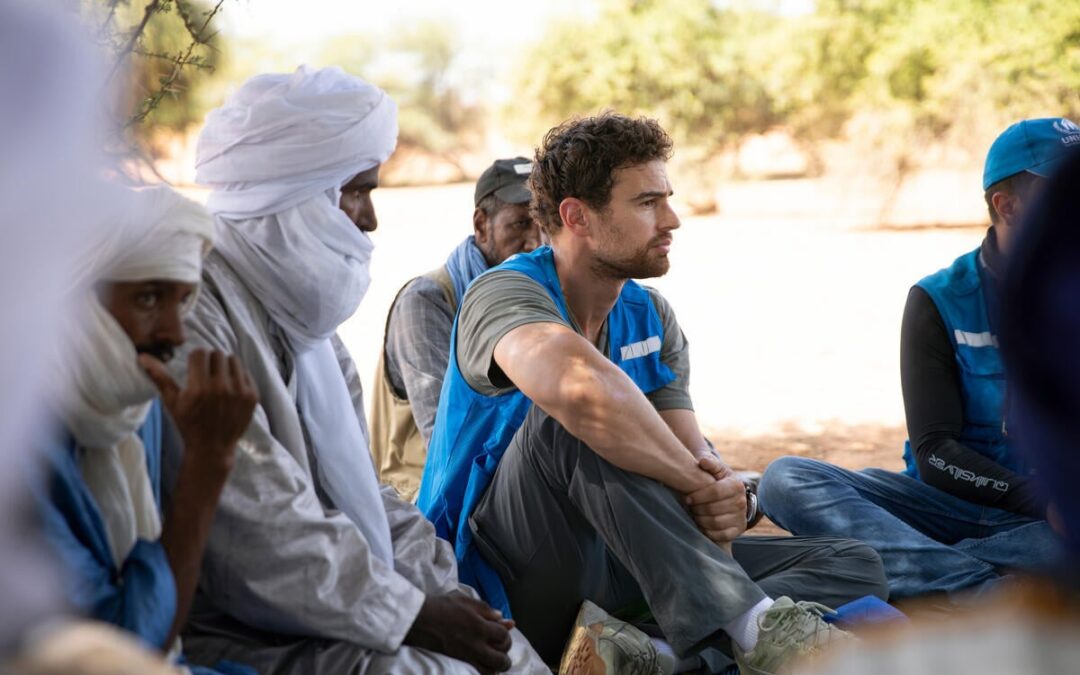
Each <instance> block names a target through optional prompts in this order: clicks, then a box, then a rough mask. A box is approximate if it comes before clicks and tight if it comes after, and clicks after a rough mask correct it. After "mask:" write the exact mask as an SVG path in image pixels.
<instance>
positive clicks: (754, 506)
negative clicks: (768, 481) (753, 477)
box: [743, 481, 765, 530]
mask: <svg viewBox="0 0 1080 675" xmlns="http://www.w3.org/2000/svg"><path fill="white" fill-rule="evenodd" d="M743 485H744V486H745V487H746V529H748V530H749V529H750V528H751V527H753V526H755V525H757V524H758V521H759V520H761V517H762V516H764V515H765V514H763V513H762V512H761V511H760V510H759V509H758V498H757V484H756V483H752V482H749V481H746V482H744V483H743Z"/></svg>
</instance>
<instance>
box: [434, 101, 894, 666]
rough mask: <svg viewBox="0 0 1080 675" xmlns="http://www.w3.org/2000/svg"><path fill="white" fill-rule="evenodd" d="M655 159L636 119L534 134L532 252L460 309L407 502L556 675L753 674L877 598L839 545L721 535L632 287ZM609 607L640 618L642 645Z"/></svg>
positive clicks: (662, 166) (660, 213)
mask: <svg viewBox="0 0 1080 675" xmlns="http://www.w3.org/2000/svg"><path fill="white" fill-rule="evenodd" d="M671 149H672V142H671V139H670V137H669V136H668V135H667V133H666V132H664V130H663V129H661V128H660V125H659V124H658V123H657V122H656V121H655V120H650V119H644V118H642V119H633V118H629V117H626V116H624V115H619V114H615V113H605V114H603V115H599V116H596V117H588V118H583V119H575V120H570V121H568V122H566V123H564V124H562V125H560V126H559V127H556V128H554V129H552V130H551V131H550V132H548V134H547V136H546V137H545V138H544V141H543V143H542V145H541V147H540V148H539V149H538V150H537V152H536V161H535V162H534V165H533V169H532V173H531V177H530V185H531V188H532V202H531V211H532V212H533V215H534V217H535V218H536V220H537V221H538V222H539V223H540V225H541V227H543V228H544V231H545V232H546V234H547V235H548V237H549V238H550V240H551V245H550V246H543V247H541V248H539V249H537V250H535V251H533V252H532V253H527V254H522V255H517V256H514V257H511V258H510V259H508V260H507V261H506V262H504V263H503V264H501V265H499V266H497V267H494V268H492V269H491V270H489V271H488V272H485V273H484V274H483V275H481V276H480V277H478V278H477V279H476V281H474V282H473V284H472V286H470V287H469V291H468V292H467V293H466V294H465V297H464V300H463V301H462V305H461V309H460V311H459V312H458V315H457V317H456V319H455V323H454V333H453V341H452V343H451V346H450V365H449V368H448V370H447V374H446V380H445V383H444V385H443V390H442V396H441V398H440V400H439V410H438V413H437V414H436V416H435V430H434V433H433V435H432V441H431V445H430V447H429V449H428V450H429V454H428V460H427V466H426V467H425V469H424V479H423V482H422V484H421V487H420V495H419V500H418V503H419V504H420V506H421V508H423V509H424V512H425V513H426V514H427V515H428V517H429V518H431V520H432V522H433V523H434V524H435V528H436V530H437V531H438V533H439V535H440V536H442V537H446V538H447V539H449V540H451V541H453V542H455V546H456V552H457V555H458V560H459V564H460V568H461V573H462V576H463V578H464V580H466V581H467V582H469V583H475V584H477V586H478V588H480V589H481V591H482V593H483V594H484V597H485V598H486V599H487V600H488V601H489V602H491V603H492V604H493V605H495V606H496V607H500V608H503V609H504V610H509V611H512V612H513V616H514V619H515V620H516V621H518V623H519V625H520V626H521V629H522V631H523V632H524V633H525V635H526V636H527V637H528V638H529V640H530V641H532V642H533V644H534V645H535V646H536V648H537V650H538V651H539V652H540V654H541V656H543V657H544V659H546V660H547V661H548V662H549V663H551V664H555V663H558V662H559V660H560V654H563V656H562V665H563V670H564V672H566V673H591V672H608V673H619V672H642V673H671V672H682V671H683V670H685V669H694V668H697V667H699V666H700V665H701V663H700V662H701V659H702V658H703V657H704V658H713V657H715V659H716V660H715V661H714V662H710V664H709V667H710V668H713V667H716V668H721V669H722V668H726V667H727V666H728V665H730V664H731V661H730V659H729V658H728V656H730V654H731V653H732V652H734V654H735V655H736V656H737V658H738V661H739V664H740V667H741V668H742V672H743V673H744V674H745V675H751V674H752V673H759V672H769V671H771V670H772V669H774V668H776V667H777V666H778V664H782V663H784V662H786V661H789V660H790V659H792V658H793V657H794V656H795V655H796V654H799V653H802V652H806V651H815V650H818V649H821V648H823V647H824V646H825V645H827V644H828V643H829V642H831V641H834V640H839V639H845V638H847V633H844V632H843V631H840V630H837V629H834V628H832V627H831V626H829V625H827V624H826V623H825V622H824V621H823V620H822V613H823V611H824V610H823V608H822V606H821V605H818V604H817V603H826V604H832V605H841V604H844V603H846V602H849V601H851V600H854V599H855V598H859V597H861V596H864V595H867V594H879V595H880V594H884V592H885V587H884V576H883V574H882V570H881V562H880V560H878V557H877V555H876V554H875V553H874V552H873V551H872V550H871V549H870V548H869V547H868V546H865V545H863V544H860V543H858V542H852V541H848V540H841V539H824V538H809V537H804V538H799V537H742V536H740V535H742V534H743V532H744V531H745V530H746V528H747V526H748V524H749V523H751V522H754V514H755V509H754V508H753V502H752V498H751V499H750V500H749V505H748V498H747V493H748V488H747V486H746V485H744V484H743V482H742V480H741V479H740V478H739V476H737V475H736V474H735V473H734V472H733V471H732V470H731V469H730V468H729V467H728V466H727V465H725V464H724V463H723V462H722V461H721V460H720V458H719V456H718V455H717V454H716V452H715V450H713V449H712V447H711V446H710V444H709V443H708V442H707V441H706V439H705V437H704V436H703V435H702V433H701V429H700V427H699V426H698V422H697V418H696V416H695V414H694V410H693V402H692V400H691V398H690V393H689V382H690V352H689V346H688V343H687V340H686V337H685V336H684V335H683V332H682V329H681V328H680V326H679V323H678V321H677V319H676V317H675V312H674V310H673V309H672V307H671V305H670V304H669V303H668V301H667V300H666V299H665V298H664V297H663V296H662V295H661V294H660V293H659V292H657V291H656V290H654V289H650V288H646V287H644V286H641V285H640V284H638V282H637V281H635V280H636V279H645V278H650V277H658V276H661V275H663V274H665V273H666V272H667V270H668V267H669V265H670V262H669V260H668V253H669V251H670V248H671V244H672V240H673V233H674V230H676V229H677V228H678V227H679V226H680V222H679V218H678V216H677V215H676V213H675V211H674V210H673V208H672V205H671V201H670V200H671V196H672V194H673V191H672V187H671V184H670V182H669V181H668V177H667V170H666V166H667V160H668V159H669V157H670V156H671ZM607 612H612V613H620V612H621V613H622V616H623V617H624V618H629V619H637V618H641V617H642V615H643V614H650V615H651V617H650V618H649V619H648V621H646V622H643V623H649V624H656V625H658V628H657V633H658V634H659V636H660V637H658V638H657V639H656V640H650V639H649V638H648V637H647V636H646V635H645V634H644V633H643V632H642V631H640V630H638V628H636V627H635V626H632V625H629V624H627V623H624V622H623V621H621V620H619V619H616V618H613V617H611V616H609V615H608V614H607ZM575 615H576V616H577V619H576V620H575ZM656 625H654V626H652V627H656ZM571 631H573V639H572V641H571V644H570V645H569V647H567V648H566V649H565V651H564V646H565V645H566V636H567V634H568V633H570V632H571ZM721 650H726V651H727V652H728V654H726V655H725V654H724V653H722V651H721ZM632 668H637V670H632ZM623 669H628V670H623Z"/></svg>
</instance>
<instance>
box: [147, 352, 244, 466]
mask: <svg viewBox="0 0 1080 675" xmlns="http://www.w3.org/2000/svg"><path fill="white" fill-rule="evenodd" d="M139 365H141V366H142V367H143V369H144V370H145V371H146V374H147V375H149V376H150V379H151V380H153V382H154V384H155V385H156V386H157V388H158V391H159V392H160V393H161V400H162V402H163V403H164V404H165V408H166V410H168V411H169V414H170V415H171V416H172V418H173V420H174V421H175V422H176V426H177V428H178V429H179V431H180V436H181V437H182V438H183V439H184V451H185V454H186V455H194V456H196V457H198V458H199V460H200V461H201V462H209V463H211V464H218V466H219V467H220V468H224V469H226V470H228V469H230V468H232V462H233V455H234V450H235V448H236V444H237V442H238V441H239V440H240V437H241V436H242V435H243V433H244V431H245V430H246V429H247V427H248V424H249V423H250V422H251V416H252V414H254V412H255V405H256V404H257V403H258V402H259V395H258V392H257V391H256V389H255V382H254V381H253V380H252V378H251V375H249V374H248V372H247V371H246V370H245V369H244V367H243V366H242V365H241V364H240V360H239V359H237V358H236V357H235V356H232V355H229V354H225V353H223V352H220V351H216V350H214V351H208V350H205V349H196V350H195V351H193V352H191V355H190V356H189V357H188V368H187V381H186V382H185V383H184V387H183V388H180V387H179V386H178V385H177V384H176V383H175V382H174V381H173V379H172V377H171V376H170V375H169V372H168V371H167V370H166V369H165V366H164V364H162V363H161V361H159V360H157V359H156V358H154V357H153V356H150V355H148V354H140V355H139Z"/></svg>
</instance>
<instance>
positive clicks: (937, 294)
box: [904, 249, 1025, 478]
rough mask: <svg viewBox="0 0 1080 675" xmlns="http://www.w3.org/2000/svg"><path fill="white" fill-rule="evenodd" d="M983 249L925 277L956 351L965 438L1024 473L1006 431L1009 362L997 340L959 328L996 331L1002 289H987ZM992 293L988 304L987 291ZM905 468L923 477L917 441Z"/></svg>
mask: <svg viewBox="0 0 1080 675" xmlns="http://www.w3.org/2000/svg"><path fill="white" fill-rule="evenodd" d="M979 253H980V249H975V250H974V251H971V252H970V253H965V254H964V255H962V256H960V257H959V258H957V259H956V260H955V261H954V262H953V264H952V265H951V266H949V267H947V268H945V269H943V270H940V271H938V272H935V273H934V274H931V275H930V276H928V277H926V278H924V279H922V280H921V281H919V283H918V286H919V287H920V288H922V289H923V290H925V291H926V293H927V295H929V296H930V298H931V300H933V301H934V305H935V306H936V307H937V310H938V313H939V314H940V315H941V319H942V321H943V322H944V324H945V329H946V332H947V333H948V334H949V340H950V341H951V342H952V346H953V349H954V351H955V353H956V363H957V370H958V373H959V375H960V386H961V394H962V398H963V402H964V426H963V429H962V430H961V432H960V437H959V439H958V440H959V441H960V442H961V443H963V444H964V445H966V446H967V447H969V448H971V449H973V450H975V451H976V452H978V453H979V454H981V455H983V456H985V457H988V458H989V459H991V460H993V461H994V462H996V463H998V464H1000V465H1001V466H1004V467H1006V468H1008V469H1010V470H1011V471H1015V472H1017V473H1024V472H1025V467H1024V464H1023V461H1022V458H1021V457H1020V456H1019V455H1018V454H1017V453H1015V452H1013V450H1012V446H1011V443H1010V442H1009V438H1008V437H1007V436H1006V434H1005V425H1004V416H1005V368H1004V366H1003V365H1002V362H1001V354H1000V352H999V350H998V347H997V346H996V345H994V344H988V345H985V346H975V345H971V344H966V343H965V342H963V341H960V340H958V337H957V336H958V333H963V334H968V335H984V336H992V339H994V340H996V339H997V335H996V333H995V332H994V323H993V320H992V318H991V315H992V314H996V313H997V307H996V304H997V302H996V297H997V296H996V291H995V289H993V288H990V289H989V292H987V289H986V288H985V286H986V285H987V284H986V282H987V281H988V280H987V278H986V277H987V276H988V275H987V274H986V271H985V270H984V269H983V266H982V265H981V264H980V262H979ZM988 296H989V298H990V301H991V302H990V305H989V306H988V302H987V297H988ZM904 463H905V465H906V467H905V469H904V473H905V474H906V475H908V476H911V477H913V478H918V477H919V471H918V466H917V463H916V460H915V453H914V452H913V451H912V448H911V443H910V441H909V442H906V443H905V444H904Z"/></svg>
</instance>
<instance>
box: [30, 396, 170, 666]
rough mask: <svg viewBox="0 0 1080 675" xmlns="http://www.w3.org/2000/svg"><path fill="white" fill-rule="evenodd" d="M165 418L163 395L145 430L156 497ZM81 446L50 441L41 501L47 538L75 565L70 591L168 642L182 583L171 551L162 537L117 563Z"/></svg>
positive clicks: (92, 607)
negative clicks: (80, 458)
mask: <svg viewBox="0 0 1080 675" xmlns="http://www.w3.org/2000/svg"><path fill="white" fill-rule="evenodd" d="M161 424H162V422H161V407H160V405H159V403H158V402H156V401H155V402H154V405H153V406H152V407H151V410H150V414H149V415H148V416H147V419H146V423H145V424H144V425H143V427H142V429H140V431H139V435H140V436H141V437H142V441H143V445H144V446H145V447H146V452H147V466H148V468H149V469H150V472H151V476H153V477H154V478H155V480H154V487H155V490H154V492H155V496H157V495H159V494H160V489H159V488H160V486H159V485H158V483H159V482H160V478H159V477H160V472H161ZM77 452H78V450H77V448H76V444H75V441H74V439H73V438H72V437H71V436H70V435H69V434H66V433H64V434H57V435H55V436H54V437H53V438H52V439H50V443H49V445H48V447H47V449H46V453H45V454H46V457H47V458H48V463H49V466H50V468H51V469H52V481H51V484H50V489H49V492H48V495H47V498H46V499H43V500H40V506H41V511H42V516H43V520H44V526H45V534H46V537H47V539H48V540H49V541H50V543H52V545H53V546H54V547H55V550H56V552H57V554H58V556H59V558H60V559H61V561H62V562H63V563H64V565H65V566H66V568H67V570H68V574H67V580H68V582H69V588H68V594H69V597H70V599H71V601H72V602H73V604H74V605H75V606H76V607H77V608H78V609H80V610H82V611H83V612H85V613H86V614H87V615H88V616H91V617H93V618H95V619H99V620H101V621H105V622H108V623H111V624H114V625H116V626H119V627H120V628H123V629H125V630H127V631H130V632H131V633H134V634H135V635H138V636H139V637H140V638H142V640H143V641H144V642H146V643H147V644H148V645H151V646H153V647H155V648H161V647H163V646H164V642H165V639H166V638H167V637H168V634H169V629H170V628H171V627H172V622H173V617H174V616H175V615H176V586H175V583H174V581H173V575H172V570H171V569H170V568H169V561H168V558H167V557H166V555H165V550H164V548H163V547H162V546H161V543H160V542H157V541H153V542H151V541H145V540H140V541H138V542H137V543H136V544H135V547H134V548H133V549H132V551H131V553H130V554H128V557H127V559H126V560H125V561H124V563H123V565H122V566H121V567H120V568H119V569H117V567H116V565H115V564H114V563H113V560H112V553H111V551H110V549H109V540H108V535H107V534H106V530H105V523H104V522H103V520H102V517H101V513H100V511H98V508H97V504H96V503H95V502H94V498H93V495H91V494H90V491H89V489H88V488H87V486H86V483H84V482H83V478H82V473H81V471H80V470H79V461H78V457H77V456H76V453H77Z"/></svg>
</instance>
